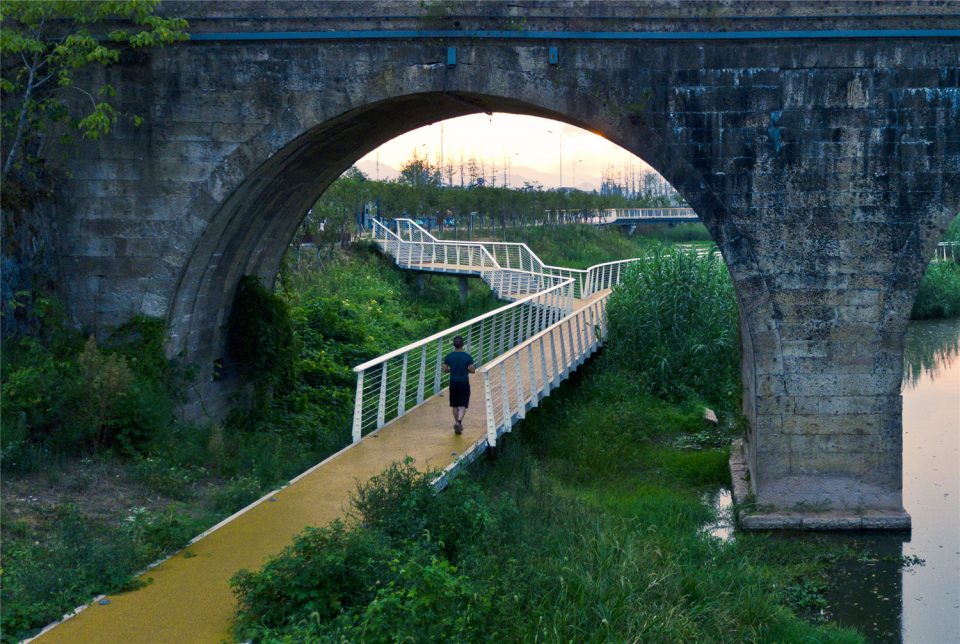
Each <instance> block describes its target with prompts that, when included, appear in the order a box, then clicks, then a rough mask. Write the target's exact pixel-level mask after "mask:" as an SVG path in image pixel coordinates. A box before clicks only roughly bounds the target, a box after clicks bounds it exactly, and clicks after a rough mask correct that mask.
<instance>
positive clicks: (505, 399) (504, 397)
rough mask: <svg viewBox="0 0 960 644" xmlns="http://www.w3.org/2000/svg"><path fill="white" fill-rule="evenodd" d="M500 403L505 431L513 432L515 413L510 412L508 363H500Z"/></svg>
mask: <svg viewBox="0 0 960 644" xmlns="http://www.w3.org/2000/svg"><path fill="white" fill-rule="evenodd" d="M500 402H501V403H503V430H504V431H506V432H509V431H513V412H511V411H510V389H509V388H508V387H507V363H506V361H504V362H501V363H500Z"/></svg>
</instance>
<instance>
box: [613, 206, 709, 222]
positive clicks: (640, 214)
mask: <svg viewBox="0 0 960 644" xmlns="http://www.w3.org/2000/svg"><path fill="white" fill-rule="evenodd" d="M601 217H602V219H601V221H600V222H599V223H605V224H607V223H613V222H615V221H617V220H618V219H666V218H670V219H689V220H690V221H696V220H697V219H699V217H697V213H696V212H694V210H693V208H687V207H682V208H609V209H607V210H605V211H603V214H602V215H601Z"/></svg>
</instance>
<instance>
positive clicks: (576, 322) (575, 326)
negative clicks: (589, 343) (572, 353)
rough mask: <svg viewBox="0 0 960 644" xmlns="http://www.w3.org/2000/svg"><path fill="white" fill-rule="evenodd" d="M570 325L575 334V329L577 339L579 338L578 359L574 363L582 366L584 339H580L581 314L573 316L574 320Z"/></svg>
mask: <svg viewBox="0 0 960 644" xmlns="http://www.w3.org/2000/svg"><path fill="white" fill-rule="evenodd" d="M570 324H571V327H572V328H571V329H570V331H571V333H573V332H574V329H575V330H576V337H577V359H576V360H575V361H574V362H576V363H577V364H580V363H581V362H582V361H583V338H581V337H580V313H579V312H577V314H576V315H574V316H573V318H572V319H571V320H570Z"/></svg>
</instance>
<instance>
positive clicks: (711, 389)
mask: <svg viewBox="0 0 960 644" xmlns="http://www.w3.org/2000/svg"><path fill="white" fill-rule="evenodd" d="M607 313H608V315H609V320H610V327H609V338H610V341H609V343H608V348H607V351H606V358H605V359H608V360H611V361H612V362H613V364H615V365H616V366H617V367H619V368H622V369H625V370H629V371H631V372H633V373H636V374H637V375H638V376H639V377H640V378H641V379H642V381H643V383H644V385H645V386H646V388H647V389H648V390H649V391H650V393H652V394H654V395H656V396H659V397H661V398H664V399H665V400H671V401H680V400H687V399H700V400H704V401H708V402H711V403H714V404H723V403H730V402H732V401H733V399H734V396H735V395H736V392H737V388H738V386H739V376H738V374H739V347H738V342H737V324H738V312H737V304H736V298H735V296H734V291H733V283H732V282H731V280H730V276H729V274H728V273H727V269H726V266H725V265H724V264H723V262H721V261H719V260H718V259H717V258H715V257H698V256H697V255H696V254H695V253H689V252H683V251H678V250H671V249H668V248H665V247H663V246H657V247H654V248H653V249H652V250H651V251H650V252H649V253H648V254H647V255H646V256H645V257H644V258H643V259H642V260H641V261H639V262H637V263H636V264H634V265H633V266H632V267H631V269H630V270H629V272H628V273H627V276H626V279H624V280H623V282H622V283H621V284H620V285H619V286H618V287H617V288H616V289H615V290H614V293H613V295H612V296H611V297H610V302H609V305H608V309H607Z"/></svg>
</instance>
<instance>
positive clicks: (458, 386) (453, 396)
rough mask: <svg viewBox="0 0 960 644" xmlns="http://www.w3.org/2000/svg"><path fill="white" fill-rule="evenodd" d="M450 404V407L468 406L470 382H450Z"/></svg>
mask: <svg viewBox="0 0 960 644" xmlns="http://www.w3.org/2000/svg"><path fill="white" fill-rule="evenodd" d="M450 406H451V407H469V406H470V383H469V382H451V383H450Z"/></svg>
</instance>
